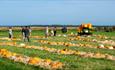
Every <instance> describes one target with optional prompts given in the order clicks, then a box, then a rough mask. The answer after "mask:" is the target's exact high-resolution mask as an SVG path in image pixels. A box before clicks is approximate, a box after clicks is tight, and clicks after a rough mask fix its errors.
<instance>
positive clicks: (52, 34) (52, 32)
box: [50, 28, 54, 36]
mask: <svg viewBox="0 0 115 70" xmlns="http://www.w3.org/2000/svg"><path fill="white" fill-rule="evenodd" d="M50 36H54V28H51V35H50Z"/></svg>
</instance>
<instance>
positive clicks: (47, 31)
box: [45, 26, 49, 38]
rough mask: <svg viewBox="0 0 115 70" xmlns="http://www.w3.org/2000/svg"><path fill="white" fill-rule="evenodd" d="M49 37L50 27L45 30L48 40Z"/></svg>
mask: <svg viewBox="0 0 115 70" xmlns="http://www.w3.org/2000/svg"><path fill="white" fill-rule="evenodd" d="M48 36H49V28H48V26H47V27H46V30H45V37H46V38H47V37H48Z"/></svg>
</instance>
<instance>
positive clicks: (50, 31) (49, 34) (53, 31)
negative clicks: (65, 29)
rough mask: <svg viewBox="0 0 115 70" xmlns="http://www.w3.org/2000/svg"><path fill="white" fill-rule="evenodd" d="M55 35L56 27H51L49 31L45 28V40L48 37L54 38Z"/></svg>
mask: <svg viewBox="0 0 115 70" xmlns="http://www.w3.org/2000/svg"><path fill="white" fill-rule="evenodd" d="M56 33H57V29H56V27H52V28H51V30H50V28H49V27H48V26H47V27H46V32H45V37H46V38H47V37H48V36H56Z"/></svg>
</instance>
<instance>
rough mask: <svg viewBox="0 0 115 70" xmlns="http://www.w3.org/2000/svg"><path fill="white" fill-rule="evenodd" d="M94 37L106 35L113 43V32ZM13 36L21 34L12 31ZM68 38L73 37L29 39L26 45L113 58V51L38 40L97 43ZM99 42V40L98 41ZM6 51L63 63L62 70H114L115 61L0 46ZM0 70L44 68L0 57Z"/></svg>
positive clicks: (41, 33) (0, 35)
mask: <svg viewBox="0 0 115 70" xmlns="http://www.w3.org/2000/svg"><path fill="white" fill-rule="evenodd" d="M71 32H73V33H76V30H69V31H68V33H67V34H71ZM57 33H58V34H62V33H61V31H58V32H57ZM94 35H106V36H107V37H112V38H108V39H107V40H113V41H114V42H115V32H94ZM7 36H8V32H7V31H0V38H3V37H7ZM14 36H15V37H16V38H20V39H21V37H20V36H21V32H20V31H14ZM32 36H44V31H43V30H39V31H32ZM69 38H73V37H68V36H67V37H63V36H56V37H49V38H47V39H45V38H31V42H29V43H28V45H36V46H47V47H49V48H56V49H65V48H66V49H71V50H75V51H76V50H79V51H84V52H93V53H96V52H99V53H103V54H110V55H113V56H115V50H110V49H99V48H88V47H79V46H71V47H66V46H63V45H55V46H54V45H49V44H42V43H39V42H35V41H39V40H47V41H54V42H59V41H60V42H72V43H76V44H77V43H88V44H92V45H94V46H95V45H98V44H99V43H96V42H86V41H79V40H73V41H70V40H68V39H69ZM91 38H93V39H97V38H96V37H91ZM100 40H101V39H100ZM0 42H10V41H8V40H0ZM16 42H17V43H24V42H23V40H21V41H16ZM3 48H4V49H7V50H9V51H11V52H15V53H19V54H23V55H27V56H30V57H40V58H43V59H51V60H54V61H57V60H58V61H60V62H62V63H64V64H65V65H64V67H63V68H62V70H63V69H64V70H115V61H113V60H108V59H97V58H84V57H80V56H76V55H64V54H56V53H51V52H48V51H43V50H35V49H24V48H17V47H14V46H0V49H3ZM0 70H45V68H41V67H36V66H32V65H28V64H27V65H25V64H23V63H18V62H14V61H12V60H9V59H6V58H1V57H0Z"/></svg>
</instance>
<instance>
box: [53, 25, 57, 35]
mask: <svg viewBox="0 0 115 70" xmlns="http://www.w3.org/2000/svg"><path fill="white" fill-rule="evenodd" d="M56 33H57V29H56V27H54V36H56Z"/></svg>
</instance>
